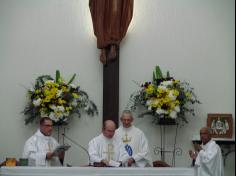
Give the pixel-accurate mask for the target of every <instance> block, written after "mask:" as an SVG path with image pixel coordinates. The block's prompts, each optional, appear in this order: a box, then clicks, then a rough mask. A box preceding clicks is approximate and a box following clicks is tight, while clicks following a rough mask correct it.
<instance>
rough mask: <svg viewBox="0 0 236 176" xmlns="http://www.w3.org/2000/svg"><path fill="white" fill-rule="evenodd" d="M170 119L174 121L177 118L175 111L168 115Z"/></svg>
mask: <svg viewBox="0 0 236 176" xmlns="http://www.w3.org/2000/svg"><path fill="white" fill-rule="evenodd" d="M170 117H171V118H172V119H176V118H177V112H176V111H172V112H171V113H170Z"/></svg>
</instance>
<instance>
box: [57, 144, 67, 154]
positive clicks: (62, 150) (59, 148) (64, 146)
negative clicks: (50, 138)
mask: <svg viewBox="0 0 236 176" xmlns="http://www.w3.org/2000/svg"><path fill="white" fill-rule="evenodd" d="M69 148H70V145H59V146H57V147H56V148H55V149H54V151H53V153H55V154H59V153H60V152H65V151H67V150H68V149H69Z"/></svg>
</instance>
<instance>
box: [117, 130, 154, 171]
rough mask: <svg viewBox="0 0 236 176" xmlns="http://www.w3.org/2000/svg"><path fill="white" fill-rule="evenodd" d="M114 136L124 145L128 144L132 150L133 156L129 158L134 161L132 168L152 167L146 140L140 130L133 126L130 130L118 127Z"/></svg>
mask: <svg viewBox="0 0 236 176" xmlns="http://www.w3.org/2000/svg"><path fill="white" fill-rule="evenodd" d="M116 135H117V136H119V137H120V138H121V139H122V141H123V142H124V145H126V144H128V145H129V146H130V147H131V148H132V153H133V154H132V156H130V157H132V158H133V159H134V160H135V163H134V164H133V167H147V166H149V167H150V166H153V164H152V158H151V154H150V150H149V146H148V140H147V138H146V136H145V135H144V133H143V132H142V131H141V130H140V129H138V128H136V127H135V126H131V127H130V128H124V127H123V126H120V127H119V128H118V129H117V130H116Z"/></svg>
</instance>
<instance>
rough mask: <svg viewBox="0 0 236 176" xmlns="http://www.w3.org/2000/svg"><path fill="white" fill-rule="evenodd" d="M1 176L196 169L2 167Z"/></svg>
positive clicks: (151, 175) (133, 175)
mask: <svg viewBox="0 0 236 176" xmlns="http://www.w3.org/2000/svg"><path fill="white" fill-rule="evenodd" d="M0 175H1V176H22V175H24V176H32V175H33V176H49V175H50V176H111V175H112V176H195V171H194V168H95V167H2V168H0Z"/></svg>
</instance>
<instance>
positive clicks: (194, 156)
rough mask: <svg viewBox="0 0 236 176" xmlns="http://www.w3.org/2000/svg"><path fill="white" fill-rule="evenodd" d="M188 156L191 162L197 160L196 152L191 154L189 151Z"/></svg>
mask: <svg viewBox="0 0 236 176" xmlns="http://www.w3.org/2000/svg"><path fill="white" fill-rule="evenodd" d="M189 156H190V157H191V158H192V159H193V160H196V158H197V153H196V152H193V151H192V150H189Z"/></svg>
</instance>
